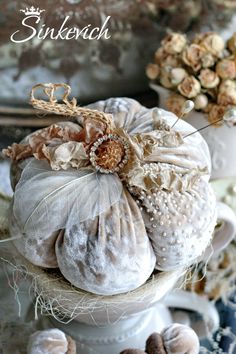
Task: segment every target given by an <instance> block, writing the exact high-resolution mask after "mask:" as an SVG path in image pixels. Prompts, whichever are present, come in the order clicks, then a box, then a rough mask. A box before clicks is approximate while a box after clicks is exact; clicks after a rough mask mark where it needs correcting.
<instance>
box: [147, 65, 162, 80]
mask: <svg viewBox="0 0 236 354" xmlns="http://www.w3.org/2000/svg"><path fill="white" fill-rule="evenodd" d="M159 74H160V67H159V65H158V64H152V63H150V64H148V65H147V67H146V75H147V77H148V78H149V79H150V80H155V79H156V78H157V77H158V76H159Z"/></svg>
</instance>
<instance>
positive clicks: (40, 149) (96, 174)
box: [5, 84, 216, 295]
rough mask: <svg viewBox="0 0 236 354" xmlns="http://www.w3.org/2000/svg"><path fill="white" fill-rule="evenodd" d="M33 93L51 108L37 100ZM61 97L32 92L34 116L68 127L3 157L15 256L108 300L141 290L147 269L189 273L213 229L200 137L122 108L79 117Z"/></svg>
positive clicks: (30, 139) (125, 101) (107, 104)
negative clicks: (8, 166) (48, 115)
mask: <svg viewBox="0 0 236 354" xmlns="http://www.w3.org/2000/svg"><path fill="white" fill-rule="evenodd" d="M61 87H63V88H64V90H65V93H64V96H63V98H62V103H58V101H57V99H56V96H55V90H57V88H61ZM38 88H43V90H44V92H45V94H46V95H47V96H48V98H49V100H47V101H46V100H45V101H44V100H38V99H36V98H35V95H34V92H35V90H36V89H38ZM69 93H70V88H69V86H67V85H65V84H63V85H62V84H58V85H55V84H44V85H37V86H35V87H34V88H33V90H32V93H31V103H32V104H33V106H34V107H35V108H37V109H39V110H41V111H44V112H52V113H56V114H60V115H65V116H68V117H70V118H73V119H72V121H69V120H68V121H65V122H61V123H58V124H53V125H51V126H49V127H48V128H44V129H41V130H38V131H36V132H34V133H32V134H30V135H29V136H27V137H26V138H25V139H24V141H22V142H21V143H20V144H13V145H12V146H11V147H9V148H8V149H6V150H5V154H6V155H7V156H9V157H11V158H12V159H13V160H14V162H13V166H12V182H13V184H14V186H15V192H14V198H13V200H12V204H11V210H10V232H11V235H12V236H13V237H14V239H15V240H14V244H15V246H16V247H17V249H18V251H19V252H20V253H21V254H22V255H23V256H24V257H25V258H27V259H28V260H29V261H30V262H32V263H33V264H35V265H38V266H40V267H46V268H59V269H60V271H61V273H62V274H63V275H64V277H65V278H66V279H67V280H68V281H69V282H71V284H73V285H74V286H76V287H79V288H81V289H84V290H86V291H89V292H92V293H96V294H107V295H111V294H118V293H123V292H126V291H129V290H132V289H135V288H137V287H139V286H140V285H141V284H143V283H144V282H145V281H146V280H147V279H148V278H149V276H150V275H151V273H152V272H153V270H154V268H156V269H157V270H160V271H171V270H175V269H177V268H181V267H187V266H189V265H191V264H192V263H193V262H195V261H196V260H197V258H198V257H199V256H200V255H201V254H202V253H203V252H204V250H205V249H206V247H207V246H208V244H209V242H210V240H211V237H212V233H213V230H214V227H215V224H216V201H215V196H214V193H213V191H212V189H211V187H210V185H209V176H210V169H211V166H210V157H209V151H208V147H207V145H206V143H205V141H204V140H203V138H202V137H201V135H200V134H199V133H196V134H192V135H190V136H187V135H189V134H190V133H192V132H193V131H194V129H193V128H192V126H190V125H189V124H188V123H186V122H185V121H182V120H179V121H178V123H177V124H175V125H174V123H176V120H177V117H176V116H175V115H174V114H172V113H169V112H166V111H164V110H161V109H157V108H153V109H147V108H145V107H143V106H141V105H140V104H139V103H138V102H136V101H135V100H132V99H129V98H110V99H108V100H105V101H99V102H97V103H94V104H92V105H90V106H88V107H83V108H82V107H79V106H77V103H76V100H75V99H74V98H73V99H72V100H71V101H70V100H69V99H68V95H69ZM173 125H174V127H173V128H172V126H173Z"/></svg>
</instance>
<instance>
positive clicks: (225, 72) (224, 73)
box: [216, 58, 236, 79]
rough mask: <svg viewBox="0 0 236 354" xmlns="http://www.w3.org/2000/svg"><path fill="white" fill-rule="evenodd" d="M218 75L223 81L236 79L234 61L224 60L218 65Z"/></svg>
mask: <svg viewBox="0 0 236 354" xmlns="http://www.w3.org/2000/svg"><path fill="white" fill-rule="evenodd" d="M216 73H217V74H218V75H219V76H220V78H221V79H235V77H236V64H235V61H234V60H231V59H227V58H226V59H222V60H221V61H219V62H218V63H217V65H216Z"/></svg>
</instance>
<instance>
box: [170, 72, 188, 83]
mask: <svg viewBox="0 0 236 354" xmlns="http://www.w3.org/2000/svg"><path fill="white" fill-rule="evenodd" d="M186 76H188V73H187V71H186V70H185V69H183V68H173V69H172V70H171V72H170V80H171V82H172V84H173V85H175V86H176V85H179V84H180V83H181V82H182V81H183V79H184V78H185V77H186Z"/></svg>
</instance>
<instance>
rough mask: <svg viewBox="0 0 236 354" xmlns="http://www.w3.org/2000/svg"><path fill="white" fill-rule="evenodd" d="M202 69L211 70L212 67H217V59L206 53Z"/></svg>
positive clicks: (203, 57)
mask: <svg viewBox="0 0 236 354" xmlns="http://www.w3.org/2000/svg"><path fill="white" fill-rule="evenodd" d="M201 61H202V67H203V68H204V69H205V68H210V67H211V66H213V65H215V62H216V57H214V56H213V55H212V54H211V53H208V52H205V53H204V55H203V56H202V58H201Z"/></svg>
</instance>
